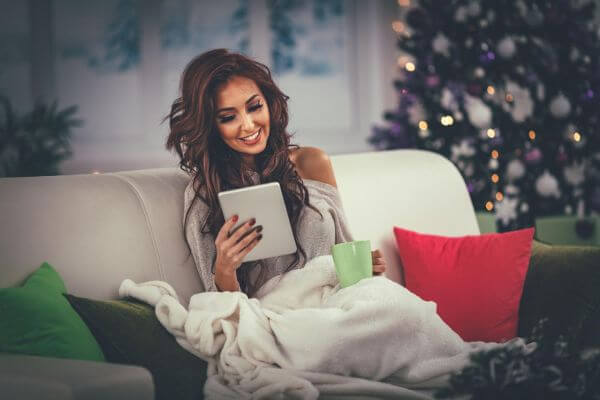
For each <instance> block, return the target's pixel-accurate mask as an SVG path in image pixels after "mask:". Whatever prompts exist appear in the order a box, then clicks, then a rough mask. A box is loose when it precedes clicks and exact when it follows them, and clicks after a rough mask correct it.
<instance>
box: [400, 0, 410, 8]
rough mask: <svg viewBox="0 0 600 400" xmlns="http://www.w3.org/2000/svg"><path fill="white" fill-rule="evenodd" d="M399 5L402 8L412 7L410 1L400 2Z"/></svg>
mask: <svg viewBox="0 0 600 400" xmlns="http://www.w3.org/2000/svg"><path fill="white" fill-rule="evenodd" d="M398 5H400V6H402V7H408V6H410V0H398Z"/></svg>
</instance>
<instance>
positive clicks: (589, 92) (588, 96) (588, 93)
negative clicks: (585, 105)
mask: <svg viewBox="0 0 600 400" xmlns="http://www.w3.org/2000/svg"><path fill="white" fill-rule="evenodd" d="M585 97H587V98H588V99H590V100H591V99H593V98H594V91H593V90H592V89H588V90H587V92H585Z"/></svg>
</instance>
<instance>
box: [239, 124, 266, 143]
mask: <svg viewBox="0 0 600 400" xmlns="http://www.w3.org/2000/svg"><path fill="white" fill-rule="evenodd" d="M261 132H262V128H260V129H259V130H258V131H256V132H255V133H253V134H252V135H249V136H246V137H243V138H240V141H241V142H242V143H244V144H247V145H252V144H256V143H258V141H259V140H260V138H261Z"/></svg>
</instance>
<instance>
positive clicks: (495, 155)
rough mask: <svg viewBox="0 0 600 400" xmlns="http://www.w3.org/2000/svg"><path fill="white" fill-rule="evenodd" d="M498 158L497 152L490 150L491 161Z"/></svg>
mask: <svg viewBox="0 0 600 400" xmlns="http://www.w3.org/2000/svg"><path fill="white" fill-rule="evenodd" d="M499 156H500V153H498V150H492V158H493V159H497V158H498V157H499Z"/></svg>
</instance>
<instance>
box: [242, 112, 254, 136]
mask: <svg viewBox="0 0 600 400" xmlns="http://www.w3.org/2000/svg"><path fill="white" fill-rule="evenodd" d="M242 130H243V131H246V132H248V133H251V132H252V131H253V130H254V120H253V119H252V116H251V115H250V114H248V113H244V114H242Z"/></svg>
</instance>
